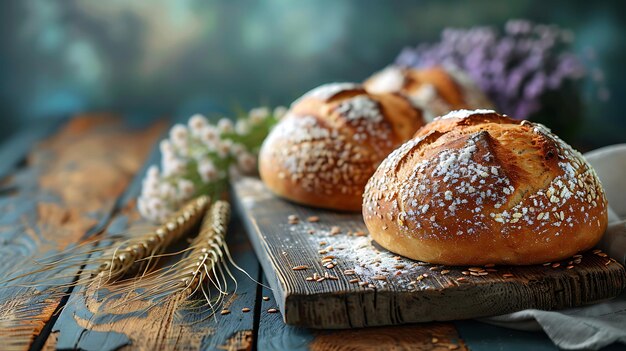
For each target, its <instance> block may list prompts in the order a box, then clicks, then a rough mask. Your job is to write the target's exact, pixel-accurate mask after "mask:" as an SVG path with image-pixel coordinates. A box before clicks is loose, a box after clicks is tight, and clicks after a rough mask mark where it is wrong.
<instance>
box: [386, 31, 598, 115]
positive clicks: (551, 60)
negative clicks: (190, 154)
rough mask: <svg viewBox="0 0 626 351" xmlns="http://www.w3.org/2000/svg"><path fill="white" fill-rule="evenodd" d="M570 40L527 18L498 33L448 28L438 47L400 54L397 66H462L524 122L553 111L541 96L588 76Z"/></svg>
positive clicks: (505, 109) (565, 34)
mask: <svg viewBox="0 0 626 351" xmlns="http://www.w3.org/2000/svg"><path fill="white" fill-rule="evenodd" d="M573 40H574V35H573V34H572V32H570V31H567V30H564V29H561V28H559V27H557V26H553V25H543V24H535V23H532V22H530V21H526V20H511V21H509V22H507V23H506V25H505V27H504V31H503V32H500V31H499V30H497V29H495V28H493V27H474V28H469V29H451V28H447V29H445V30H444V31H443V32H442V34H441V40H440V41H439V42H437V43H433V44H422V45H418V46H417V47H416V48H405V49H404V50H402V52H401V53H400V55H399V56H398V57H397V59H396V64H397V65H400V66H406V67H417V68H419V67H429V66H434V65H453V66H456V67H458V68H461V69H463V70H465V71H466V72H467V73H468V74H469V75H470V77H472V78H473V79H474V80H475V82H476V84H478V86H479V87H480V88H481V89H482V90H483V91H484V92H485V94H487V96H488V97H489V98H490V99H491V100H492V101H493V102H494V103H495V104H496V105H497V106H498V108H499V109H500V110H501V111H502V112H504V113H507V114H509V115H511V116H514V117H516V118H520V119H527V118H529V117H531V116H534V115H536V114H538V113H541V112H542V110H543V109H544V108H545V109H546V110H548V109H549V110H551V112H550V113H553V112H554V111H553V110H554V109H553V107H550V108H547V107H546V106H545V105H546V101H545V98H546V96H548V95H550V96H551V98H553V97H554V95H555V94H554V93H557V95H558V93H560V92H561V91H567V94H571V93H572V91H574V92H577V89H574V90H572V89H571V88H570V83H577V82H580V81H581V80H582V79H583V78H586V77H587V76H588V75H589V72H587V71H586V69H585V67H584V65H583V61H582V60H581V59H580V58H579V56H577V55H576V54H574V53H573V52H571V51H568V50H569V47H570V44H571V43H572V41H573ZM600 75H601V73H600ZM578 90H580V89H578ZM565 100H566V99H565Z"/></svg>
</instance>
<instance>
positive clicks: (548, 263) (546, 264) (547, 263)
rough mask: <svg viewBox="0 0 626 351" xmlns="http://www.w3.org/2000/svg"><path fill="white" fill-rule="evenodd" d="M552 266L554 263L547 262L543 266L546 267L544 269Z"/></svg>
mask: <svg viewBox="0 0 626 351" xmlns="http://www.w3.org/2000/svg"><path fill="white" fill-rule="evenodd" d="M551 264H552V262H546V263H544V264H543V266H544V267H547V266H549V265H551Z"/></svg>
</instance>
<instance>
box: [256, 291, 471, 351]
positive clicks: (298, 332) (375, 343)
mask: <svg viewBox="0 0 626 351" xmlns="http://www.w3.org/2000/svg"><path fill="white" fill-rule="evenodd" d="M264 283H265V285H267V279H265V280H264ZM262 296H266V297H267V298H269V299H268V300H267V301H265V300H263V299H261V300H260V301H259V303H260V304H261V306H262V307H263V308H262V310H261V317H260V323H259V329H258V343H257V348H258V349H259V350H294V351H299V350H302V351H304V350H419V351H427V350H467V347H466V346H465V344H464V342H463V341H462V340H461V339H460V337H459V335H458V333H457V331H456V329H455V328H454V325H452V324H450V323H425V324H413V325H404V326H395V327H373V328H359V329H343V330H315V329H307V328H303V327H296V326H291V325H287V324H285V323H284V322H283V320H282V317H281V315H280V314H279V313H268V312H267V310H268V309H269V308H275V307H276V306H277V304H276V302H275V300H274V297H273V296H272V291H271V290H269V289H267V288H263V294H262Z"/></svg>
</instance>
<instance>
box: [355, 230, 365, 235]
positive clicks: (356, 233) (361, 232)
mask: <svg viewBox="0 0 626 351" xmlns="http://www.w3.org/2000/svg"><path fill="white" fill-rule="evenodd" d="M366 235H367V233H365V232H363V231H360V230H359V231H356V232H354V236H366Z"/></svg>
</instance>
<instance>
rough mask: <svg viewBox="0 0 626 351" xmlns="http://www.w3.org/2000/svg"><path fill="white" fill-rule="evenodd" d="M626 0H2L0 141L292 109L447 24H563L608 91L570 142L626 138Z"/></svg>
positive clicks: (433, 34) (374, 67)
mask: <svg viewBox="0 0 626 351" xmlns="http://www.w3.org/2000/svg"><path fill="white" fill-rule="evenodd" d="M625 12H626V2H624V1H532V0H519V1H362V0H361V1H356V0H355V1H332V0H316V1H313V0H299V1H287V0H265V1H239V0H224V1H198V0H176V1H174V0H172V1H166V0H152V1H122V0H108V1H95V0H92V1H86V0H67V1H46V0H22V1H6V2H2V3H1V4H0V23H2V26H3V30H2V31H0V50H1V52H0V118H1V122H2V125H3V127H2V128H0V138H1V139H0V140H4V139H6V138H7V137H8V136H9V135H10V134H11V133H14V132H15V130H17V129H18V128H20V127H22V126H28V125H30V124H32V123H36V122H37V120H38V119H42V118H55V117H62V116H68V115H71V114H74V113H76V112H82V111H112V112H119V113H122V114H125V115H139V116H144V117H145V118H155V117H161V116H183V115H191V114H192V113H196V112H202V113H207V114H211V113H215V112H219V113H226V114H228V113H229V112H230V111H232V110H233V108H235V107H243V108H249V107H253V106H255V105H258V104H271V105H276V104H289V103H290V102H291V101H292V100H293V99H295V98H296V97H298V96H299V95H301V94H302V93H303V92H305V91H306V90H308V89H309V88H311V87H314V86H316V85H319V84H321V83H325V82H331V81H361V80H363V79H364V78H366V77H367V76H368V75H370V74H371V73H373V72H374V71H376V70H378V69H380V68H382V67H384V66H385V65H387V64H388V63H390V62H392V61H393V60H394V58H395V57H396V55H397V54H398V52H399V51H400V50H401V49H402V48H403V47H404V46H414V45H416V44H418V43H420V42H424V41H435V40H437V39H438V37H439V33H440V32H441V30H442V29H443V28H444V27H447V26H453V27H468V26H473V25H497V26H501V25H502V24H503V23H504V22H506V20H508V19H511V18H527V19H531V20H533V21H536V22H543V23H555V24H558V25H560V26H562V27H565V28H569V29H571V30H573V32H574V33H575V34H576V42H575V50H576V51H579V52H581V53H585V52H586V53H587V54H588V53H589V52H590V51H589V50H590V49H589V48H593V51H592V52H593V55H594V56H595V59H596V63H597V65H598V66H599V67H600V68H601V69H602V70H603V71H604V74H605V77H606V85H607V87H608V89H609V91H610V98H609V100H608V101H606V102H600V101H598V100H597V99H592V101H590V103H589V105H588V109H587V110H586V111H585V117H586V118H585V121H584V124H583V126H582V128H580V129H579V132H578V134H576V135H574V136H572V137H571V140H570V142H573V143H574V144H576V145H577V146H579V147H581V148H583V149H589V148H594V147H597V146H601V145H605V144H611V143H616V142H626V118H624V117H623V112H624V109H626V101H625V100H626V99H625V97H626V96H625V94H624V93H625V89H624V84H625V83H626V70H625V69H624V67H623V65H624V64H625V63H626V40H625V39H624V37H623V36H624V34H626V16H625V15H624V13H625Z"/></svg>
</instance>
